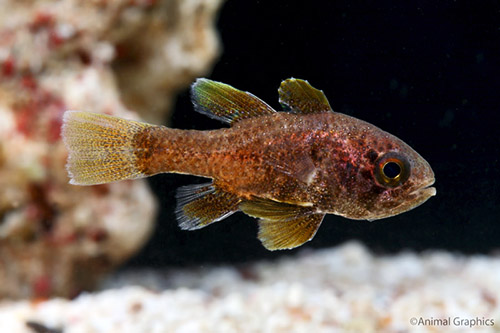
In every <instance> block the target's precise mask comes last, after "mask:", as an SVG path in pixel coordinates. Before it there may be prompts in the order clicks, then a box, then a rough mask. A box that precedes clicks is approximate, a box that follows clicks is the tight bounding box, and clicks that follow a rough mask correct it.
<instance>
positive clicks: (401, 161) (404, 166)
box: [374, 152, 411, 187]
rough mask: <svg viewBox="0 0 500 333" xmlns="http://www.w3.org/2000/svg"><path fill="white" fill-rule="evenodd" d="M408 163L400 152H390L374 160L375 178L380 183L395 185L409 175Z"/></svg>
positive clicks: (406, 178)
mask: <svg viewBox="0 0 500 333" xmlns="http://www.w3.org/2000/svg"><path fill="white" fill-rule="evenodd" d="M410 169H411V167H410V163H409V162H408V160H407V159H406V158H405V157H404V156H403V155H401V154H399V153H395V152H390V153H387V154H384V155H382V156H381V157H379V158H378V159H377V160H376V161H375V172H374V174H375V178H376V180H377V182H378V183H379V184H380V185H383V186H388V187H397V186H399V185H401V184H403V183H404V182H405V181H407V180H408V178H409V177H410Z"/></svg>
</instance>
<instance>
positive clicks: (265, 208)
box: [240, 199, 325, 251]
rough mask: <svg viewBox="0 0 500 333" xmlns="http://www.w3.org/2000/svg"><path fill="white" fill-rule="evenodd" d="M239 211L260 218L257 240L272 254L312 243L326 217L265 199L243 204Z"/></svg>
mask: <svg viewBox="0 0 500 333" xmlns="http://www.w3.org/2000/svg"><path fill="white" fill-rule="evenodd" d="M240 209H241V210H242V211H243V212H244V213H245V214H247V215H250V216H253V217H258V218H260V220H259V234H258V238H259V239H260V241H261V242H262V244H263V245H264V247H265V248H266V249H268V250H271V251H273V250H283V249H292V248H294V247H297V246H300V245H302V244H304V243H305V242H307V241H309V240H311V239H312V238H313V237H314V235H315V234H316V231H317V230H318V228H319V226H320V225H321V221H323V217H324V216H325V215H324V214H316V213H313V210H312V208H311V207H308V206H300V205H294V204H288V203H282V202H276V201H273V200H268V199H255V200H250V201H244V202H242V203H241V204H240Z"/></svg>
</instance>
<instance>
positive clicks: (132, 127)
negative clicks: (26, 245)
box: [62, 79, 436, 250]
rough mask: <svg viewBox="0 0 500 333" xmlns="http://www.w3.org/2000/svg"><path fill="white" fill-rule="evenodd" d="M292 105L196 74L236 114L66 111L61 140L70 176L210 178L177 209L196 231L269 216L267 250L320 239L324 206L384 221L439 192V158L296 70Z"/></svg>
mask: <svg viewBox="0 0 500 333" xmlns="http://www.w3.org/2000/svg"><path fill="white" fill-rule="evenodd" d="M279 97H280V103H281V104H282V105H283V107H284V108H285V112H276V111H275V110H274V109H273V108H271V107H270V106H269V105H267V104H266V103H265V102H263V101H262V100H260V99H259V98H257V97H255V96H254V95H252V94H250V93H248V92H243V91H240V90H237V89H235V88H233V87H231V86H229V85H226V84H223V83H220V82H215V81H211V80H207V79H198V80H197V81H196V82H195V83H194V84H193V86H192V100H193V103H194V106H195V109H196V110H197V111H198V112H201V113H203V114H206V115H208V116H210V117H212V118H215V119H219V120H221V121H224V122H226V123H229V124H231V127H230V128H225V129H219V130H212V131H196V130H179V129H172V128H167V127H164V126H156V125H150V124H146V123H141V122H136V121H131V120H125V119H120V118H116V117H111V116H106V115H102V114H95V113H88V112H78V111H67V112H66V113H65V115H64V125H63V131H62V135H63V139H64V142H65V144H66V146H67V148H68V150H69V157H68V164H67V169H68V173H69V176H70V177H71V181H70V183H72V184H78V185H92V184H101V183H108V182H114V181H118V180H123V179H133V178H140V177H147V176H151V175H154V174H157V173H162V172H169V173H183V174H191V175H197V176H201V177H207V178H211V179H212V182H210V183H207V184H202V185H190V186H185V187H181V188H180V189H179V190H178V193H177V200H178V202H177V217H178V222H179V226H180V227H181V228H182V229H186V230H194V229H199V228H202V227H205V226H207V225H209V224H211V223H213V222H217V221H220V220H222V219H224V218H226V217H228V216H229V215H231V214H233V213H235V212H236V211H239V210H241V211H243V212H244V213H246V214H247V215H250V216H253V217H256V218H259V234H258V237H259V239H260V240H261V241H262V243H263V245H264V246H265V247H266V248H267V249H269V250H277V249H290V248H294V247H297V246H300V245H302V244H303V243H305V242H307V241H309V240H311V239H312V238H313V237H314V235H315V233H316V231H317V230H318V228H319V226H320V224H321V221H322V220H323V217H324V216H325V214H335V215H341V216H344V217H346V218H350V219H356V220H361V219H367V220H375V219H381V218H385V217H389V216H393V215H397V214H400V213H403V212H406V211H408V210H410V209H412V208H415V207H417V206H418V205H420V204H422V203H423V202H425V201H426V200H427V199H429V197H431V196H433V195H435V194H436V190H435V188H433V187H430V185H432V184H433V183H434V173H433V172H432V169H431V167H430V166H429V164H428V163H427V162H426V161H425V160H424V159H423V158H422V157H421V156H420V155H419V154H418V153H417V152H415V151H414V150H413V149H412V148H411V147H409V146H408V145H407V144H405V143H404V142H403V141H401V140H400V139H398V138H396V137H395V136H393V135H391V134H389V133H386V132H384V131H382V130H381V129H379V128H377V127H375V126H373V125H371V124H369V123H366V122H364V121H362V120H359V119H356V118H353V117H350V116H347V115H344V114H341V113H337V112H333V111H332V109H331V107H330V104H329V103H328V100H327V99H326V97H325V95H324V94H323V92H322V91H320V90H317V89H315V88H313V87H312V86H311V85H309V83H308V82H307V81H304V80H299V79H288V80H285V81H283V82H282V83H281V86H280V88H279Z"/></svg>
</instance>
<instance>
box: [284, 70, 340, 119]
mask: <svg viewBox="0 0 500 333" xmlns="http://www.w3.org/2000/svg"><path fill="white" fill-rule="evenodd" d="M278 93H279V97H280V104H281V105H282V106H283V108H284V109H285V110H286V111H289V112H292V113H303V114H306V113H322V112H328V111H332V108H331V107H330V103H328V99H327V98H326V96H325V94H323V91H321V90H318V89H316V88H314V87H312V86H311V85H310V84H309V82H307V81H305V80H300V79H294V78H291V79H286V80H285V81H283V82H281V85H280V87H279V89H278Z"/></svg>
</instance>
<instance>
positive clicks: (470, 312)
mask: <svg viewBox="0 0 500 333" xmlns="http://www.w3.org/2000/svg"><path fill="white" fill-rule="evenodd" d="M102 288H103V290H101V291H99V292H95V293H91V294H82V295H80V296H79V297H77V298H76V299H74V300H72V301H68V300H63V299H52V300H49V301H38V302H33V301H31V302H30V301H22V302H3V303H1V304H0V332H13V333H15V332H46V333H56V332H64V333H70V332H71V333H76V332H78V333H80V332H82V333H83V332H105V333H111V332H120V333H125V332H217V333H223V332H345V331H351V332H427V331H430V332H446V331H453V332H469V331H473V332H498V331H500V305H499V302H500V258H498V257H491V256H458V255H454V254H451V253H446V252H429V253H424V254H422V255H417V254H415V253H410V252H408V253H401V254H398V255H395V256H375V255H373V254H371V253H370V252H369V251H368V250H367V249H366V248H365V247H363V246H362V245H360V244H357V243H348V244H346V245H343V246H340V247H338V248H332V249H323V250H316V251H312V250H308V249H304V250H303V251H301V252H299V253H298V254H295V255H290V256H287V257H285V258H282V259H279V260H277V261H267V262H258V263H254V264H247V265H243V266H242V265H240V266H238V267H233V266H218V267H198V268H193V269H184V270H163V271H152V270H141V271H129V272H124V273H120V274H117V275H116V276H114V277H113V278H112V279H111V280H109V281H107V282H106V283H105V284H104V285H103V287H102Z"/></svg>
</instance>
